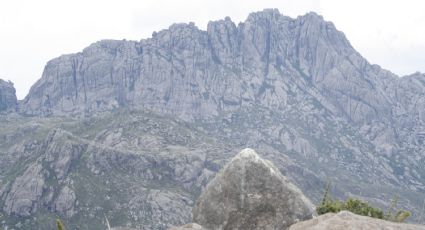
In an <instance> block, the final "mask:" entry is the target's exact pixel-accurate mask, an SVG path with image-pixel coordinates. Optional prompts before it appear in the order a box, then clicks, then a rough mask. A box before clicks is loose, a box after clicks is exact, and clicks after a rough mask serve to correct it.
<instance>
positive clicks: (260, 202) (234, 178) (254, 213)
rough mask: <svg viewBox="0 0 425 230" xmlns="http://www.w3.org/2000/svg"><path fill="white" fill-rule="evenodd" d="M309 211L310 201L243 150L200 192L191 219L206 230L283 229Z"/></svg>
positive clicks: (306, 216) (307, 216)
mask: <svg viewBox="0 0 425 230" xmlns="http://www.w3.org/2000/svg"><path fill="white" fill-rule="evenodd" d="M313 213H314V209H313V205H312V203H311V202H310V201H309V200H308V199H307V198H306V197H305V196H304V195H303V194H302V193H301V191H300V190H299V189H298V188H297V187H296V186H295V185H293V184H292V183H291V182H289V181H288V180H287V179H286V178H285V177H284V176H283V175H282V174H281V173H280V172H279V170H278V169H277V168H276V167H275V166H274V165H273V164H272V163H271V162H269V161H266V160H263V159H261V158H260V157H259V156H258V155H257V153H256V152H255V151H254V150H252V149H244V150H242V151H241V152H240V153H239V154H238V155H237V156H235V157H234V158H233V159H232V160H231V161H230V162H229V163H228V164H227V165H226V166H225V167H224V168H223V169H222V170H221V171H220V172H219V173H218V174H217V175H216V177H215V178H214V179H213V180H212V181H211V182H210V183H209V184H208V185H207V187H206V188H205V190H204V191H203V192H202V194H201V196H200V197H199V199H198V200H197V202H196V205H195V207H194V209H193V222H195V223H198V224H200V225H202V226H203V227H205V228H207V229H287V228H288V227H289V226H290V225H292V224H294V223H296V222H298V221H302V220H307V219H311V218H312V217H313Z"/></svg>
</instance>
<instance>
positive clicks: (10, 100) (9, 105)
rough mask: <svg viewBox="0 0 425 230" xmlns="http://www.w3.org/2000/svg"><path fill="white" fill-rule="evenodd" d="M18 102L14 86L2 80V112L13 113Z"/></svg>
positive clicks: (0, 100) (0, 88)
mask: <svg viewBox="0 0 425 230" xmlns="http://www.w3.org/2000/svg"><path fill="white" fill-rule="evenodd" d="M17 105H18V100H17V99H16V90H15V88H14V87H13V84H12V83H11V82H10V81H9V82H6V81H4V80H1V79H0V112H11V111H15V110H16V106H17Z"/></svg>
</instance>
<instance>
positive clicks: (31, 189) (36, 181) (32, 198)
mask: <svg viewBox="0 0 425 230" xmlns="http://www.w3.org/2000/svg"><path fill="white" fill-rule="evenodd" d="M42 170H43V167H42V165H41V164H40V163H38V162H34V163H33V164H32V165H30V166H29V167H28V168H27V170H25V172H24V173H23V174H22V175H21V176H19V177H18V178H16V179H15V181H14V182H13V184H12V187H11V188H10V191H8V192H7V195H6V197H5V200H4V207H3V211H5V212H6V213H7V214H9V215H16V216H24V217H26V216H30V215H31V214H33V213H35V212H36V211H37V208H38V205H39V200H40V199H41V196H42V194H43V186H44V183H45V180H44V176H43V174H42Z"/></svg>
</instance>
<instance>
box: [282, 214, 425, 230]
mask: <svg viewBox="0 0 425 230" xmlns="http://www.w3.org/2000/svg"><path fill="white" fill-rule="evenodd" d="M357 229H376V230H380V229H382V230H384V229H385V230H425V226H423V225H413V224H401V223H394V222H390V221H385V220H380V219H375V218H371V217H366V216H359V215H356V214H353V213H351V212H348V211H341V212H339V213H337V214H335V213H327V214H325V215H321V216H319V217H317V218H314V219H312V220H307V221H303V222H299V223H296V224H294V225H292V226H291V227H290V228H289V230H357Z"/></svg>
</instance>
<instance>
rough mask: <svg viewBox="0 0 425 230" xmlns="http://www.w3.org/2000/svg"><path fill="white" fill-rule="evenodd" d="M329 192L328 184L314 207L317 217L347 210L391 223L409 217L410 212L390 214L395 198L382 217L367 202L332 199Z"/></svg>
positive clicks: (395, 202) (401, 211)
mask: <svg viewBox="0 0 425 230" xmlns="http://www.w3.org/2000/svg"><path fill="white" fill-rule="evenodd" d="M329 191H330V183H328V185H327V186H326V190H325V194H324V195H323V199H322V201H321V203H320V204H319V205H318V206H317V207H316V212H317V214H319V215H322V214H325V213H329V212H331V213H337V212H340V211H342V210H347V211H350V212H352V213H355V214H357V215H362V216H369V217H373V218H377V219H384V220H389V221H393V222H403V221H405V220H406V219H407V218H408V217H409V216H410V215H411V213H410V212H408V211H404V210H398V211H397V212H396V213H395V214H393V213H392V210H393V209H394V208H395V206H396V205H397V198H394V200H393V202H392V204H391V207H390V208H389V210H388V213H387V214H386V215H384V212H383V211H382V210H381V209H380V208H376V207H373V206H370V205H369V204H368V203H367V202H364V201H361V200H358V199H353V198H349V199H348V200H346V201H340V200H337V199H332V198H331V197H330V195H329Z"/></svg>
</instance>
